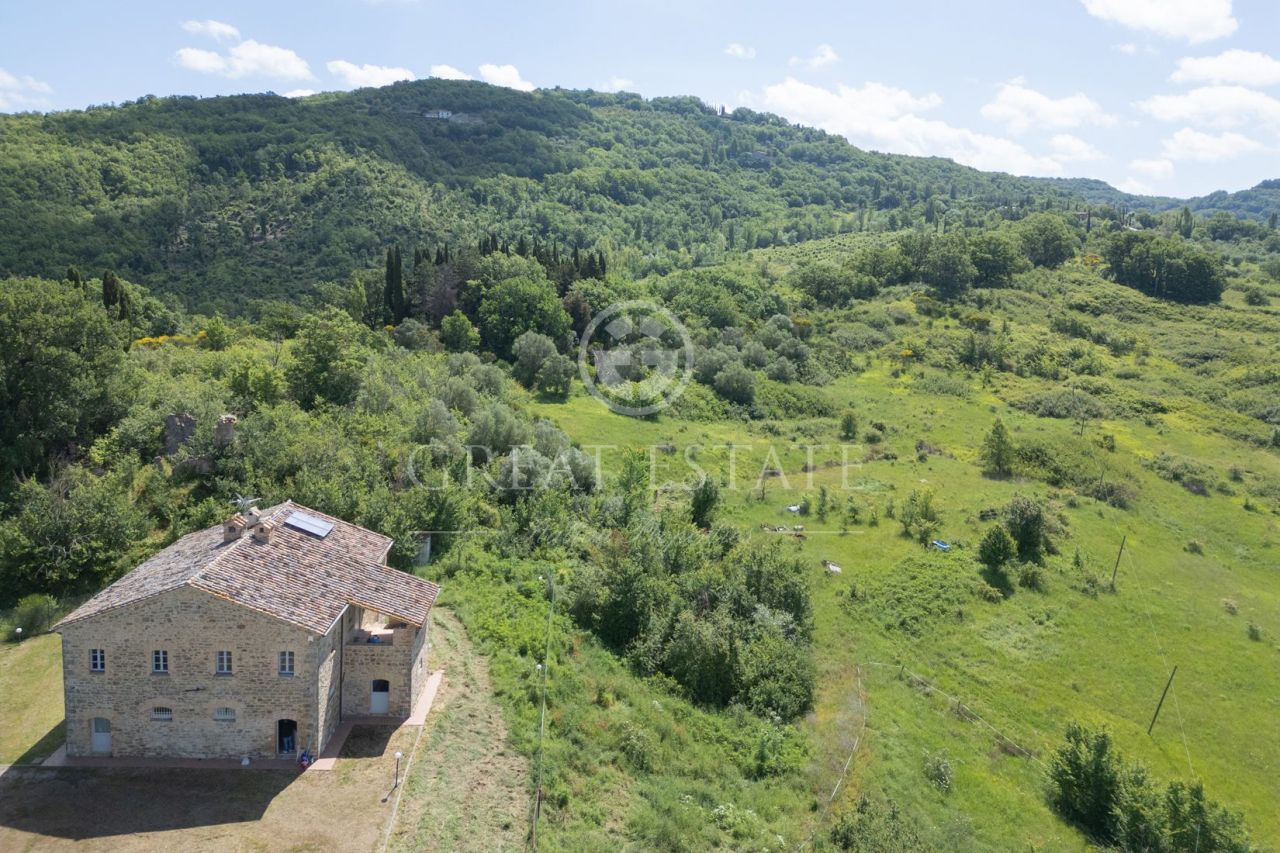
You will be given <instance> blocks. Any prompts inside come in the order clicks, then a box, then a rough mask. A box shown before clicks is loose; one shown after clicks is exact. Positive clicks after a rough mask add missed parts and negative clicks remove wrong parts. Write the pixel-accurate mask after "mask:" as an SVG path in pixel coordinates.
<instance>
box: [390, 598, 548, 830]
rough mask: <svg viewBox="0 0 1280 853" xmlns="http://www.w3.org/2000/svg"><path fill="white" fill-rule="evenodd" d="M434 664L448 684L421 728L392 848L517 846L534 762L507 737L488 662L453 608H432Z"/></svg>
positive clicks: (526, 808) (526, 812)
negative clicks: (443, 673)
mask: <svg viewBox="0 0 1280 853" xmlns="http://www.w3.org/2000/svg"><path fill="white" fill-rule="evenodd" d="M433 620H434V623H433V625H432V628H431V630H432V638H431V642H432V649H431V657H432V660H431V661H430V667H431V668H432V669H439V668H440V667H444V668H445V677H444V684H443V685H442V686H441V689H440V692H439V693H438V694H437V695H436V700H435V705H434V706H433V707H432V709H431V714H430V715H429V716H428V718H427V724H426V728H425V730H424V731H423V733H422V737H423V742H422V743H421V744H420V746H419V747H418V753H417V756H416V757H415V758H414V767H413V768H412V770H411V771H410V774H409V779H408V781H407V782H406V784H405V792H404V799H403V801H402V802H401V804H400V812H399V815H398V816H397V819H396V826H395V827H394V829H393V830H392V833H391V842H390V845H389V849H391V850H484V851H490V850H512V849H519V848H520V847H522V846H523V844H524V839H525V832H526V830H527V828H528V827H527V823H528V808H529V802H530V800H529V797H530V784H531V783H530V768H529V762H528V760H527V759H526V758H525V757H524V756H522V755H520V754H518V753H516V752H515V751H514V750H513V749H512V748H511V747H510V746H509V745H508V743H507V727H506V724H505V722H504V721H503V718H502V711H501V709H500V708H499V707H498V705H497V703H496V702H495V701H494V698H493V692H492V690H491V688H490V686H489V667H488V661H487V660H485V658H484V657H483V656H481V655H479V654H477V653H476V652H475V650H474V649H473V647H472V645H471V641H470V640H468V639H467V635H466V631H465V630H464V629H463V627H462V624H461V623H460V622H459V621H458V620H457V618H456V617H455V616H454V615H453V614H452V613H450V612H448V611H446V610H443V609H436V610H435V611H434V613H433Z"/></svg>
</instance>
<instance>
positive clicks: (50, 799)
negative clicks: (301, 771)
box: [0, 767, 298, 841]
mask: <svg viewBox="0 0 1280 853" xmlns="http://www.w3.org/2000/svg"><path fill="white" fill-rule="evenodd" d="M297 775H298V774H297V773H291V772H286V771H279V770H203V769H202V770H180V769H171V768H163V769H158V768H98V767H93V768H90V767H65V768H59V769H56V770H54V769H45V768H15V769H13V770H11V771H9V772H8V773H6V774H5V775H4V776H3V777H2V778H0V826H4V827H9V828H11V829H15V830H19V831H22V832H29V833H33V834H35V835H43V836H47V837H52V838H66V839H70V840H74V841H82V840H87V839H95V838H110V837H113V836H122V835H132V834H136V833H147V832H164V831H167V830H175V829H189V828H191V827H198V826H214V825H218V824H229V823H243V822H246V821H256V820H260V819H261V818H262V815H263V813H264V812H266V810H267V806H269V805H270V804H271V801H272V800H273V799H275V798H276V796H277V795H278V794H280V792H281V791H283V790H284V789H285V788H287V787H288V786H289V784H290V783H292V782H293V780H294V779H296V778H297Z"/></svg>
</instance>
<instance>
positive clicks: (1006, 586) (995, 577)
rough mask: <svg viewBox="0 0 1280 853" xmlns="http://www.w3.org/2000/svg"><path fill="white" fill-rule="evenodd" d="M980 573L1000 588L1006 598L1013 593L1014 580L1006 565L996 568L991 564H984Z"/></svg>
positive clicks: (989, 582)
mask: <svg viewBox="0 0 1280 853" xmlns="http://www.w3.org/2000/svg"><path fill="white" fill-rule="evenodd" d="M979 574H980V575H982V579H983V580H984V581H986V582H987V583H988V584H990V585H991V586H993V587H995V588H996V589H998V590H1000V594H1001V595H1003V596H1004V597H1005V598H1008V597H1009V596H1011V595H1013V581H1011V580H1010V579H1009V573H1008V571H1006V570H1005V568H1004V566H1001V567H1000V568H996V569H993V568H992V567H991V566H983V567H982V570H981V571H980V572H979Z"/></svg>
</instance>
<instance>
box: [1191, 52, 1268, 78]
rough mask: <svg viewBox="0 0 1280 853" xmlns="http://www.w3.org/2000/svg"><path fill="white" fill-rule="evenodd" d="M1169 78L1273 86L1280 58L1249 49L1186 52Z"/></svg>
mask: <svg viewBox="0 0 1280 853" xmlns="http://www.w3.org/2000/svg"><path fill="white" fill-rule="evenodd" d="M1169 79H1170V80H1172V81H1173V82H1175V83H1241V84H1243V85H1246V86H1273V85H1275V84H1276V83H1280V59H1275V58H1273V57H1270V56H1267V55H1266V54H1265V53H1258V52H1257V51H1253V50H1227V51H1223V52H1222V53H1220V54H1218V55H1217V56H1196V57H1192V56H1188V57H1185V58H1183V59H1179V60H1178V68H1177V70H1176V71H1174V72H1173V74H1171V75H1169Z"/></svg>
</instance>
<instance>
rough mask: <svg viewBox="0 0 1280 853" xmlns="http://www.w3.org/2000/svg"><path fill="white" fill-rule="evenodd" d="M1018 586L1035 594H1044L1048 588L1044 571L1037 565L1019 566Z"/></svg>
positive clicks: (1023, 564)
mask: <svg viewBox="0 0 1280 853" xmlns="http://www.w3.org/2000/svg"><path fill="white" fill-rule="evenodd" d="M1018 586H1020V587H1022V588H1023V589H1029V590H1032V591H1033V592H1044V591H1045V589H1046V588H1047V586H1048V581H1047V579H1046V577H1045V573H1044V569H1043V568H1041V567H1040V566H1038V565H1036V564H1035V563H1021V564H1020V565H1019V566H1018Z"/></svg>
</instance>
